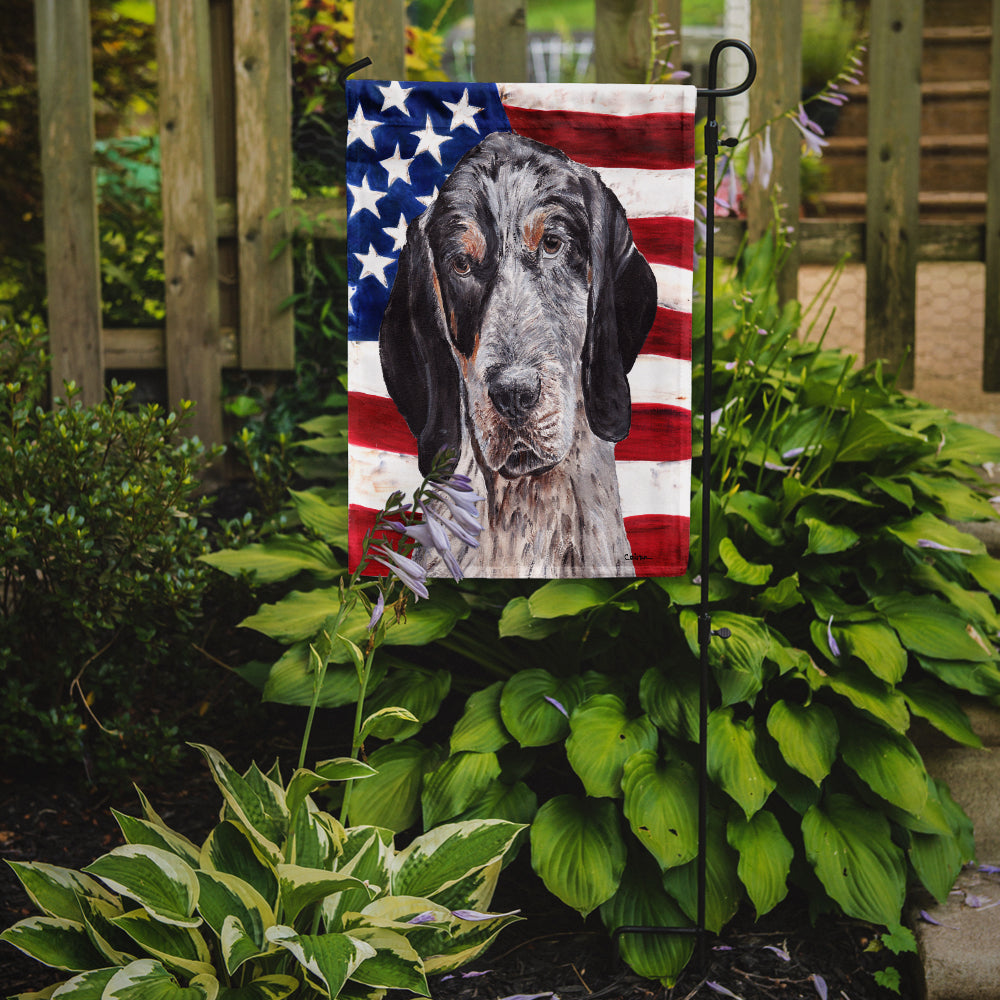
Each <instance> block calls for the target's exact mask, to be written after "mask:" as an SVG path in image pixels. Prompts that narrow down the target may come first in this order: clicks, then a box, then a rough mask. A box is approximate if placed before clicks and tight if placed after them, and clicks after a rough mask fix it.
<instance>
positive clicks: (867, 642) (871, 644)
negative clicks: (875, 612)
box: [833, 622, 906, 684]
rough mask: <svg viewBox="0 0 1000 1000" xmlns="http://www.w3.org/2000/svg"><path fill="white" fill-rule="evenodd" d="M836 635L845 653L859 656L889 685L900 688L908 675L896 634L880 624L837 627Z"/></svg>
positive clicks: (904, 655)
mask: <svg viewBox="0 0 1000 1000" xmlns="http://www.w3.org/2000/svg"><path fill="white" fill-rule="evenodd" d="M833 635H834V638H835V639H836V640H837V642H838V644H839V645H840V649H841V650H842V651H843V652H844V653H849V654H850V655H852V656H856V657H857V658H858V659H859V660H861V661H862V663H864V664H865V665H866V666H867V667H868V669H869V670H870V671H871V672H872V673H873V674H874V675H875V676H876V677H878V678H879V680H883V681H885V682H886V684H898V683H899V682H900V681H901V680H902V679H903V674H905V673H906V650H905V649H903V647H902V646H901V645H900V642H899V639H897V638H896V633H895V632H894V631H893V630H892V629H891V628H888V627H887V626H885V625H882V624H880V623H879V622H852V623H850V624H846V625H835V626H834V627H833Z"/></svg>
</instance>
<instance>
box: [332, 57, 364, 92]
mask: <svg viewBox="0 0 1000 1000" xmlns="http://www.w3.org/2000/svg"><path fill="white" fill-rule="evenodd" d="M371 64H372V61H371V59H369V58H368V56H365V57H364V58H363V59H359V60H358V61H357V62H352V63H351V64H350V65H349V66H345V67H344V68H343V69H342V70H341V71H340V72H339V73H338V74H337V84H338V85H339V86H340V89H341V90H346V89H347V78H348V77H349V76H350V75H351V74H352V73H357V72H358V70H360V69H364V68H365V67H366V66H371Z"/></svg>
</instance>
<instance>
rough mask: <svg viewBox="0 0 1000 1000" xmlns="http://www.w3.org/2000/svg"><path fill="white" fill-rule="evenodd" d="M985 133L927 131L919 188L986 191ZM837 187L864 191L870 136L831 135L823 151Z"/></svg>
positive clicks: (923, 144)
mask: <svg viewBox="0 0 1000 1000" xmlns="http://www.w3.org/2000/svg"><path fill="white" fill-rule="evenodd" d="M987 148H988V143H987V139H986V136H985V135H947V136H945V135H925V136H921V139H920V188H921V190H925V191H954V190H956V189H957V190H960V191H985V190H986V183H987V170H988V155H987ZM823 157H824V159H825V160H826V161H827V163H828V164H829V168H830V170H829V176H830V184H831V187H832V190H834V191H862V190H864V188H865V183H866V178H867V169H868V167H867V164H868V139H867V138H866V137H863V136H832V137H831V138H830V140H829V144H828V145H827V147H826V149H825V150H824V151H823Z"/></svg>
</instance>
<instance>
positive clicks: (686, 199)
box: [597, 167, 694, 219]
mask: <svg viewBox="0 0 1000 1000" xmlns="http://www.w3.org/2000/svg"><path fill="white" fill-rule="evenodd" d="M597 172H598V173H599V174H600V175H601V180H602V181H604V183H605V184H607V186H608V187H609V188H611V190H612V191H613V192H614V194H615V196H616V197H617V198H618V200H619V201H620V202H621V203H622V208H624V209H625V214H626V215H627V216H628V217H629V218H630V219H647V218H650V217H651V216H653V217H655V216H660V215H673V216H676V217H677V218H679V219H694V168H693V167H691V168H687V167H684V168H681V169H680V170H637V169H633V168H630V167H601V168H600V169H598V171H597Z"/></svg>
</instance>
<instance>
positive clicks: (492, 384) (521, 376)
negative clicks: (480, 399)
mask: <svg viewBox="0 0 1000 1000" xmlns="http://www.w3.org/2000/svg"><path fill="white" fill-rule="evenodd" d="M487 392H488V393H489V397H490V400H491V401H492V403H493V405H494V406H495V407H496V411H497V413H499V414H500V416H502V417H503V418H504V420H506V421H507V423H508V424H510V425H511V427H518V426H519V425H521V424H523V423H524V422H525V421H526V420H528V419H529V418H530V416H531V411H532V410H534V408H535V405H536V404H537V403H538V400H539V397H540V396H541V394H542V379H541V376H540V375H539V374H538V372H537V371H534V370H533V369H530V368H521V369H518V368H507V369H505V370H503V371H502V372H500V373H499V374H498V375H496V376H495V377H494V378H491V379H490V380H489V384H488V386H487Z"/></svg>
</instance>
